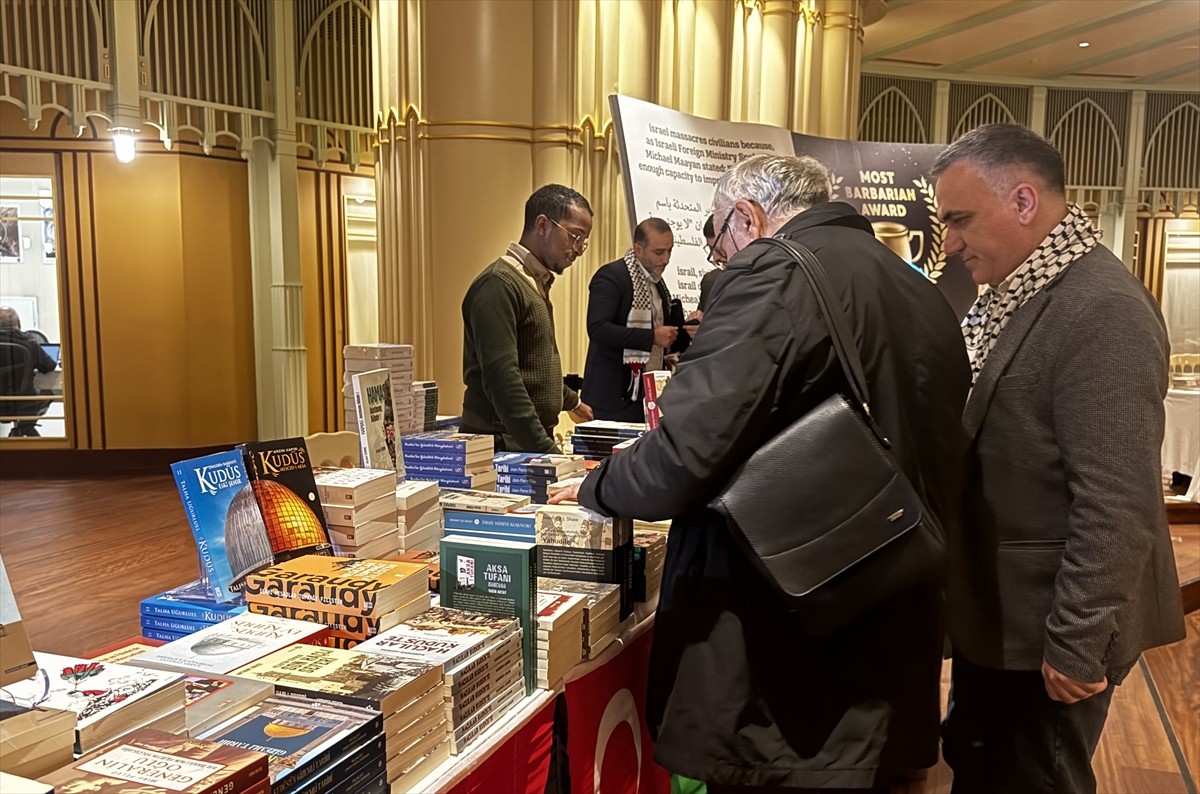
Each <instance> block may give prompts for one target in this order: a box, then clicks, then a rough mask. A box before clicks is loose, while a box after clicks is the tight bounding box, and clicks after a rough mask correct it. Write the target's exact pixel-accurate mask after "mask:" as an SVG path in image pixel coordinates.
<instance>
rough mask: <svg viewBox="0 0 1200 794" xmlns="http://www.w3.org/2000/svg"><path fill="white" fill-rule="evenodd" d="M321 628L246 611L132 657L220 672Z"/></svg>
mask: <svg viewBox="0 0 1200 794" xmlns="http://www.w3.org/2000/svg"><path fill="white" fill-rule="evenodd" d="M323 631H325V626H323V625H321V624H320V623H310V622H308V621H305V620H290V619H288V618H277V617H271V616H270V615H258V614H255V613H252V612H246V613H243V614H241V615H237V616H236V617H232V618H230V619H229V620H225V621H222V622H221V623H217V624H215V625H213V626H209V627H208V628H205V629H201V630H200V631H197V632H196V633H194V634H189V635H188V636H186V637H184V638H182V639H178V640H175V641H174V642H168V643H167V644H166V645H163V646H160V647H158V648H154V649H153V650H150V651H147V652H146V653H142V654H139V655H137V656H135V657H134V658H133V662H134V663H135V664H140V663H142V662H146V663H149V664H155V665H167V666H169V667H184V668H187V669H189V670H202V671H204V672H206V673H217V674H220V675H223V674H225V673H230V672H232V671H234V670H236V669H237V668H239V667H242V666H244V665H247V664H250V663H251V662H253V661H256V660H258V659H261V658H262V657H264V656H267V655H268V654H271V653H274V652H275V651H277V650H279V649H280V648H285V647H287V646H289V645H294V644H295V643H297V642H302V641H304V640H307V639H309V638H311V637H313V636H314V635H317V634H320V633H321V632H323Z"/></svg>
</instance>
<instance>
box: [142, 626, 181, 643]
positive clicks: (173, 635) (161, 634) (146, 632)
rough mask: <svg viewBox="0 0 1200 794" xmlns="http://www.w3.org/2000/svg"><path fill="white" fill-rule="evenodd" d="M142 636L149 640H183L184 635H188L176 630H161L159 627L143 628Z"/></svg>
mask: <svg viewBox="0 0 1200 794" xmlns="http://www.w3.org/2000/svg"><path fill="white" fill-rule="evenodd" d="M142 636H143V637H145V638H146V639H148V640H162V641H163V642H175V640H182V639H183V638H184V637H186V636H188V635H186V634H180V633H179V632H175V631H159V630H158V629H147V628H143V629H142Z"/></svg>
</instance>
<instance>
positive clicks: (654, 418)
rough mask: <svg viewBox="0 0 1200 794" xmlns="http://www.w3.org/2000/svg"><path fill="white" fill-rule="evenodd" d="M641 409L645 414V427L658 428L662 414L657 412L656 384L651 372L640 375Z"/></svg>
mask: <svg viewBox="0 0 1200 794" xmlns="http://www.w3.org/2000/svg"><path fill="white" fill-rule="evenodd" d="M642 407H643V409H645V410H644V413H645V414H646V427H648V428H649V429H651V430H653V429H654V428H656V427H658V422H659V420H660V419H661V418H662V414H661V413H659V410H658V384H657V383H656V382H655V380H654V373H653V372H643V373H642Z"/></svg>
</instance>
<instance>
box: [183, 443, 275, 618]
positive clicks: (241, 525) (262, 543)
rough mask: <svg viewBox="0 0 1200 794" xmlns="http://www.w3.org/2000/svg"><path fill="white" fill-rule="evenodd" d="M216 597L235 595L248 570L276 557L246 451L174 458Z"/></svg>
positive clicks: (226, 598) (218, 599)
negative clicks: (249, 469) (257, 497)
mask: <svg viewBox="0 0 1200 794" xmlns="http://www.w3.org/2000/svg"><path fill="white" fill-rule="evenodd" d="M171 473H172V474H174V475H175V484H176V486H177V487H178V488H179V496H180V498H181V499H182V500H183V508H184V511H185V512H186V513H187V519H188V524H189V525H190V526H191V528H192V536H193V537H194V538H195V540H196V548H197V550H199V552H200V566H201V570H202V571H203V573H204V577H205V580H206V581H207V582H208V588H209V590H210V592H211V594H212V598H213V599H214V601H216V602H228V601H233V600H235V599H236V597H237V593H238V591H239V590H241V588H242V585H243V584H244V582H245V577H246V574H247V573H249V572H250V571H253V570H254V569H256V568H260V567H262V566H263V565H269V564H270V563H271V562H272V560H273V559H274V556H273V553H272V549H271V541H270V538H269V537H268V534H267V527H266V524H265V523H264V521H263V515H262V512H261V510H260V509H259V504H258V501H257V500H256V498H255V495H254V490H253V487H252V486H251V484H250V478H249V476H248V474H247V471H246V467H245V465H244V463H243V459H242V454H241V453H240V452H238V451H236V450H228V451H225V452H217V453H215V454H213V455H205V456H204V457H200V458H191V459H189V460H182V461H179V462H178V463H172V464H171Z"/></svg>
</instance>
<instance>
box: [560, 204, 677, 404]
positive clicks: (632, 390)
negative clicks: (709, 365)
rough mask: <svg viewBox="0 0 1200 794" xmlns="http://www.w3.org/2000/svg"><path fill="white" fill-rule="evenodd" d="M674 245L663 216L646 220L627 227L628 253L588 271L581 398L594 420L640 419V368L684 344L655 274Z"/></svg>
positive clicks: (663, 364)
mask: <svg viewBox="0 0 1200 794" xmlns="http://www.w3.org/2000/svg"><path fill="white" fill-rule="evenodd" d="M674 245H675V237H674V235H673V234H672V233H671V227H670V226H669V225H667V222H666V221H664V220H662V219H660V218H647V219H646V220H644V221H642V222H641V223H639V224H638V225H637V228H636V229H635V230H634V232H633V248H632V249H631V250H630V251H629V253H627V254H625V257H624V258H623V259H618V260H617V261H615V262H609V263H608V264H607V265H605V266H604V267H602V268H600V269H599V270H597V271H596V275H594V276H592V282H591V284H590V285H589V287H588V310H587V330H588V353H587V362H586V363H585V365H584V370H583V400H584V402H586V403H587V404H588V405H590V406H591V407H592V413H593V414H594V415H595V417H596V418H597V419H615V420H617V421H620V422H644V421H645V412H644V411H643V409H642V391H641V373H643V372H652V371H654V370H661V369H666V368H667V364H668V361H667V357H668V356H670V355H671V354H674V353H682V352H683V351H684V350H686V349H687V347H688V343H689V342H690V340H691V337H690V336H689V335H688V333H687V332H686V331H681V329H680V327H679V323H681V322H682V320H683V318H682V317H681V316H680V317H672V314H674V313H678V314H682V310H679V311H678V312H675V311H673V309H672V302H671V293H670V291H669V290H668V289H667V285H666V284H664V283H663V280H662V274H663V271H665V270H666V269H667V265H668V264H670V262H671V249H672V248H673V247H674ZM675 305H676V306H678V304H675Z"/></svg>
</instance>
